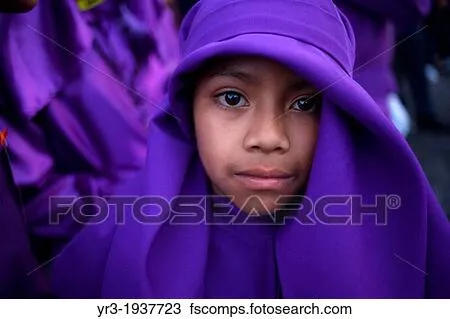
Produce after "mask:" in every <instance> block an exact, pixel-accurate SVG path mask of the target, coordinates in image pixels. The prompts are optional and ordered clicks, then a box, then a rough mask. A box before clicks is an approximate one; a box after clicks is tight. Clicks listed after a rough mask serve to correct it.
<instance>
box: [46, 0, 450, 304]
mask: <svg viewBox="0 0 450 319" xmlns="http://www.w3.org/2000/svg"><path fill="white" fill-rule="evenodd" d="M317 26H320V28H319V27H317ZM180 38H181V47H182V60H181V64H180V65H179V66H178V67H177V69H176V71H175V73H174V75H173V77H172V78H171V81H170V87H169V99H168V103H167V104H166V105H165V109H164V110H162V111H160V112H159V113H158V114H156V115H155V117H154V118H153V120H152V122H151V123H150V131H149V136H148V149H149V152H148V156H147V165H146V167H145V170H144V171H143V172H142V174H140V175H139V176H138V178H137V179H136V180H135V181H134V182H133V183H130V184H127V185H123V187H122V188H121V189H120V190H118V191H117V193H118V194H127V195H137V194H138V195H157V196H160V197H162V198H166V199H172V198H173V197H174V196H177V195H207V194H210V191H209V186H208V183H209V181H208V177H207V175H206V173H205V171H204V168H203V165H202V163H201V162H200V159H199V155H198V151H197V147H196V142H195V138H194V136H193V134H192V123H191V121H190V119H191V118H192V105H191V103H192V102H191V100H189V98H188V97H187V96H186V92H184V91H185V84H186V83H187V82H188V81H189V77H190V75H191V73H192V72H194V71H195V70H198V69H199V68H200V66H202V65H203V64H204V63H205V62H206V61H208V60H209V59H211V58H215V57H219V56H236V55H252V56H253V55H257V56H264V57H266V58H270V59H273V60H275V61H278V62H279V63H281V64H283V65H285V66H287V67H288V68H290V69H291V70H293V71H294V72H296V73H297V74H298V75H299V76H301V77H302V78H305V79H307V80H308V81H309V82H310V83H312V84H313V85H314V86H316V87H317V88H318V89H320V90H323V106H322V113H321V122H320V132H319V137H318V141H317V146H316V151H315V157H314V161H313V166H312V170H311V172H310V179H309V183H308V185H307V191H306V195H307V196H308V197H309V198H310V199H311V201H312V202H313V203H315V202H317V200H318V199H319V198H323V197H324V196H329V195H339V196H346V198H348V197H349V196H351V197H352V198H353V197H355V196H356V197H357V198H362V199H363V200H364V201H365V203H366V204H367V202H366V201H369V202H370V204H372V205H373V202H374V201H375V199H376V197H377V196H380V195H396V196H399V197H395V198H400V199H401V205H399V206H397V207H395V208H396V210H394V211H388V214H387V215H386V220H384V223H383V224H382V225H380V223H376V222H375V220H374V218H370V216H365V217H368V218H363V219H362V222H360V223H358V222H357V220H352V221H353V222H352V224H349V223H346V224H345V225H343V224H342V223H341V224H336V223H333V224H331V223H328V224H325V223H323V222H321V221H320V220H319V218H318V217H317V216H310V217H311V219H312V220H313V222H314V224H313V225H305V224H303V223H299V222H297V221H295V220H289V221H288V222H287V223H286V224H285V225H281V226H279V227H277V228H276V229H273V228H272V229H265V228H264V227H262V228H259V227H255V228H253V227H249V228H247V227H244V226H242V227H238V226H234V225H228V226H223V225H222V226H220V225H214V226H211V225H207V224H205V223H200V224H195V225H192V224H184V225H173V224H171V223H169V222H165V223H151V222H147V223H144V222H142V221H141V220H138V219H136V218H133V216H135V215H133V212H129V211H128V212H127V211H120V214H119V211H116V212H115V213H111V212H110V215H109V218H107V219H106V220H104V221H103V222H102V223H97V224H95V225H89V226H86V227H85V228H84V229H83V230H82V231H81V232H80V233H79V234H78V235H77V236H76V237H75V238H74V240H73V241H72V242H71V243H70V244H69V245H67V246H66V247H65V249H64V251H63V253H62V254H61V255H60V256H59V258H57V259H56V260H55V261H54V262H53V263H52V265H51V267H52V269H51V273H52V282H53V287H54V289H55V292H56V293H57V294H58V295H59V296H60V297H104V298H124V297H125V298H205V297H216V298H219V297H222V298H241V297H253V298H257V297H260V298H274V297H283V298H423V297H430V298H433V297H449V296H450V279H449V278H450V277H449V276H448V269H449V268H450V226H449V223H448V220H447V219H446V217H445V214H444V213H443V211H442V210H441V208H440V206H439V204H438V203H437V202H436V199H435V197H434V195H433V193H432V191H431V188H430V186H429V184H428V182H427V180H426V178H425V176H424V173H423V171H422V170H421V168H420V165H419V163H418V161H417V159H416V158H415V156H414V154H413V152H412V151H411V149H410V148H409V146H408V145H407V143H406V142H405V141H404V139H403V138H402V137H401V136H400V134H399V133H398V132H397V130H396V129H395V128H394V127H393V125H392V124H391V123H390V121H389V120H388V119H387V118H386V117H385V116H384V115H383V113H382V112H381V111H380V109H379V108H378V107H376V103H375V102H374V100H373V99H372V98H371V97H370V96H369V94H367V93H366V91H364V89H363V88H362V87H361V86H360V85H359V84H357V82H356V81H355V80H354V79H353V78H352V76H351V75H352V71H353V64H354V58H355V57H354V54H355V53H354V51H355V42H354V36H353V33H352V30H351V26H350V24H349V22H348V21H347V19H346V18H345V17H344V16H343V15H342V14H341V13H340V11H339V10H338V9H337V8H336V6H335V5H334V4H333V3H332V2H331V1H330V0H285V1H278V2H277V5H276V6H274V5H273V1H268V0H235V1H220V0H204V1H200V2H199V3H198V4H197V5H196V6H195V7H194V8H193V9H192V10H191V12H190V13H189V14H188V16H187V17H186V18H185V20H184V22H183V26H182V29H181V34H180ZM349 206H350V205H349V204H348V202H347V205H339V206H335V207H333V208H332V209H331V210H330V211H328V212H327V214H328V216H329V217H331V218H343V217H344V218H345V216H347V217H348V216H350V215H349V212H350V208H351V207H349ZM114 207H115V209H118V207H117V206H114ZM114 207H113V208H114ZM147 208H149V207H147ZM385 208H386V207H385ZM353 209H354V210H355V211H356V212H353V213H352V215H351V216H352V218H353V217H355V216H356V217H357V213H358V212H361V210H360V209H359V210H358V208H357V207H356V208H355V207H353ZM172 213H173V211H172ZM152 214H154V215H155V216H153V217H156V216H157V215H159V214H161V212H160V208H158V207H150V208H149V209H146V213H145V215H146V216H147V217H149V216H150V217H152ZM303 214H304V212H301V211H298V215H296V216H297V217H298V218H299V220H303V219H302V216H303ZM355 214H356V215H355ZM118 216H122V217H123V218H120V219H121V220H120V221H119V220H118V219H117V217H118ZM371 217H374V216H371ZM355 221H356V222H355ZM379 222H383V221H380V220H379ZM355 224H357V225H355Z"/></svg>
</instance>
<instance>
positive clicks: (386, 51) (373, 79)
mask: <svg viewBox="0 0 450 319" xmlns="http://www.w3.org/2000/svg"><path fill="white" fill-rule="evenodd" d="M335 2H336V4H337V5H338V6H339V8H340V9H341V10H342V11H343V12H344V14H345V15H346V17H347V18H348V19H349V20H350V23H351V25H352V27H353V30H354V33H355V38H356V62H355V74H354V77H355V79H356V81H358V83H359V84H361V86H362V87H363V88H364V89H365V90H366V91H367V92H368V93H369V94H370V95H371V96H372V98H373V99H374V100H375V102H377V104H378V105H379V107H380V108H381V109H382V110H383V112H384V113H385V114H386V115H389V110H388V105H387V96H388V94H390V93H395V92H397V90H398V88H397V82H396V79H395V75H394V72H393V70H392V59H393V53H394V50H393V48H394V45H395V34H396V30H397V29H403V28H408V27H410V26H411V25H412V26H414V25H416V24H418V23H419V22H420V20H421V18H423V17H424V16H425V15H426V14H427V12H428V11H429V9H430V5H431V1H430V0H400V1H390V0H336V1H335Z"/></svg>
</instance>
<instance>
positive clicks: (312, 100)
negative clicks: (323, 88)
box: [290, 95, 320, 113]
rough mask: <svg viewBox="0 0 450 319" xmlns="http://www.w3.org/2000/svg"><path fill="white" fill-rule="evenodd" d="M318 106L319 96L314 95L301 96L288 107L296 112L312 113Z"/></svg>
mask: <svg viewBox="0 0 450 319" xmlns="http://www.w3.org/2000/svg"><path fill="white" fill-rule="evenodd" d="M319 107H320V97H316V96H309V95H306V96H302V97H299V98H298V99H296V100H295V101H294V103H292V104H291V107H290V109H291V110H294V111H297V112H306V113H313V112H315V111H317V110H318V108H319Z"/></svg>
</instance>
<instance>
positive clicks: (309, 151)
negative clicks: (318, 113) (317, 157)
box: [290, 118, 319, 171]
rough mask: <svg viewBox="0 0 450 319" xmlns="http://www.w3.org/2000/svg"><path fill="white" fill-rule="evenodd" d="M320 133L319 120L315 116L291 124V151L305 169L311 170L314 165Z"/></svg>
mask: <svg viewBox="0 0 450 319" xmlns="http://www.w3.org/2000/svg"><path fill="white" fill-rule="evenodd" d="M318 135H319V121H318V120H317V119H315V118H314V119H308V120H305V121H304V122H303V123H300V124H299V123H295V124H292V125H291V126H290V136H291V138H290V140H291V147H292V149H291V152H292V155H293V156H295V157H296V159H297V160H298V162H299V163H300V165H301V166H302V168H303V169H304V170H307V171H309V169H310V167H311V165H312V161H313V159H314V154H315V149H316V144H317V139H318Z"/></svg>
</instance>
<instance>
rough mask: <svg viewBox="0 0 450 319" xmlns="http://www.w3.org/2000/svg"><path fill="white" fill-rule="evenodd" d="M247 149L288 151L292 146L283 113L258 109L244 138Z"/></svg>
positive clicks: (269, 151) (266, 151)
mask: <svg viewBox="0 0 450 319" xmlns="http://www.w3.org/2000/svg"><path fill="white" fill-rule="evenodd" d="M244 148H245V149H246V150H247V151H258V152H262V153H267V154H268V153H274V152H276V153H280V154H283V153H286V152H287V151H289V148H290V141H289V137H288V135H287V134H286V121H285V116H283V114H276V113H275V112H268V113H265V112H258V111H256V112H255V114H254V116H253V118H252V121H251V123H250V125H249V129H248V131H247V134H246V136H245V139H244Z"/></svg>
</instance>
